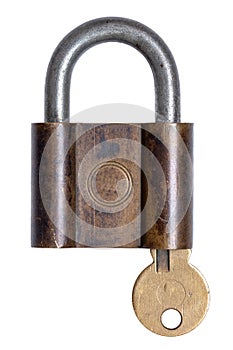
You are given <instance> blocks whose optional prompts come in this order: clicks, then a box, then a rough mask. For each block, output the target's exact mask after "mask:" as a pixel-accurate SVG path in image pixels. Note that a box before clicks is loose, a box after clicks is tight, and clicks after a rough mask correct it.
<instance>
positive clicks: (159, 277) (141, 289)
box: [133, 249, 209, 337]
mask: <svg viewBox="0 0 233 350" xmlns="http://www.w3.org/2000/svg"><path fill="white" fill-rule="evenodd" d="M151 255H152V257H153V263H152V264H151V265H149V266H148V267H147V268H146V269H145V270H144V271H142V273H141V274H140V275H139V277H138V278H137V280H136V282H135V285H134V289H133V307H134V311H135V313H136V315H137V317H138V319H139V321H140V322H141V323H142V324H143V325H144V326H145V327H146V328H148V329H149V330H150V331H152V332H154V333H157V334H160V335H164V336H171V337H172V336H178V335H182V334H185V333H187V332H189V331H191V330H192V329H194V328H195V327H196V326H198V325H199V324H200V322H201V321H202V320H203V318H204V317H205V314H206V312H207V310H208V305H209V288H208V285H207V283H206V281H205V279H204V278H203V276H202V275H201V273H200V272H199V271H198V270H197V269H196V268H195V267H194V266H192V265H191V264H189V257H190V255H191V250H190V249H183V250H154V249H153V250H151ZM167 310H175V311H176V312H177V315H178V318H179V322H178V324H176V325H174V326H168V325H166V324H165V323H164V316H165V314H166V312H167Z"/></svg>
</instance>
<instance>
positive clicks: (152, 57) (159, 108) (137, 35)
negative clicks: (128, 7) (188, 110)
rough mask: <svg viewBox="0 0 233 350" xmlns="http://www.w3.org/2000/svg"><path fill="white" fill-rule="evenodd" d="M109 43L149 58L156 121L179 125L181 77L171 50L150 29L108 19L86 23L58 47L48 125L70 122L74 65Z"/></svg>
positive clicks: (48, 94) (48, 89) (48, 87)
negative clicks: (119, 45) (82, 56)
mask: <svg viewBox="0 0 233 350" xmlns="http://www.w3.org/2000/svg"><path fill="white" fill-rule="evenodd" d="M105 42H121V43H124V44H128V45H130V46H132V47H134V48H135V49H137V50H138V51H139V52H141V53H142V54H143V55H144V56H145V58H146V59H147V61H148V62H149V64H150V67H151V70H152V73H153V77H154V86H155V119H156V121H160V122H179V121H180V87H179V76H178V72H177V68H176V64H175V61H174V58H173V56H172V54H171V52H170V50H169V48H168V47H167V45H166V44H165V43H164V41H163V40H162V39H161V38H160V37H159V36H158V34H156V33H155V32H154V31H153V30H151V29H150V28H148V27H146V26H145V25H143V24H141V23H139V22H136V21H133V20H131V19H127V18H120V17H104V18H99V19H95V20H92V21H89V22H86V23H84V24H82V25H80V26H79V27H77V28H75V29H74V30H73V31H71V32H70V33H69V34H68V35H66V36H65V38H64V39H63V40H62V41H61V42H60V43H59V44H58V46H57V48H56V49H55V51H54V53H53V55H52V58H51V60H50V63H49V66H48V71H47V76H46V84H45V121H46V122H67V121H69V117H70V81H71V74H72V71H73V68H74V65H75V63H76V62H77V60H78V59H79V57H80V56H81V55H82V54H83V53H84V52H85V51H86V50H88V49H89V48H91V47H93V46H95V45H97V44H100V43H105Z"/></svg>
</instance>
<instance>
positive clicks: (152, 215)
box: [32, 17, 209, 336]
mask: <svg viewBox="0 0 233 350" xmlns="http://www.w3.org/2000/svg"><path fill="white" fill-rule="evenodd" d="M109 41H117V42H122V43H125V44H128V45H130V46H132V47H134V48H135V49H137V50H138V51H139V52H141V53H142V54H143V55H144V56H145V58H146V59H147V61H148V62H149V64H150V67H151V69H152V73H153V77H154V85H155V118H156V122H155V123H141V124H120V123H113V124H87V123H69V94H70V80H71V74H72V70H73V67H74V65H75V63H76V61H77V60H78V59H79V57H80V56H81V55H82V54H83V53H84V52H85V51H86V50H87V49H89V48H91V47H92V46H94V45H97V44H100V43H104V42H109ZM192 137H193V125H192V124H190V123H181V122H180V90H179V77H178V72H177V68H176V64H175V61H174V59H173V56H172V54H171V52H170V50H169V49H168V47H167V46H166V44H165V43H164V42H163V40H162V39H161V38H160V37H159V36H158V35H157V34H156V33H155V32H154V31H152V30H151V29H149V28H148V27H146V26H144V25H142V24H141V23H138V22H135V21H133V20H129V19H124V18H117V17H116V18H115V17H113V18H112V17H110V18H100V19H96V20H93V21H90V22H87V23H84V24H83V25H81V26H79V27H77V28H76V29H74V30H73V31H72V32H71V33H69V34H68V35H67V36H66V37H65V38H64V39H63V40H62V41H61V43H60V44H59V45H58V47H57V48H56V50H55V52H54V54H53V56H52V58H51V61H50V64H49V67H48V71H47V78H46V87H45V122H44V123H37V124H33V125H32V246H33V247H42V248H43V247H51V248H56V247H57V248H63V247H66V248H68V247H111V248H114V247H125V248H150V249H151V253H152V257H153V263H152V264H151V265H150V266H149V267H148V268H146V269H145V270H144V271H143V272H142V274H141V275H140V276H139V278H138V280H137V281H136V284H135V287H134V291H133V305H134V309H135V312H136V314H137V317H138V318H139V320H140V321H141V322H142V323H143V324H144V325H145V326H146V327H147V328H148V329H150V330H151V331H153V332H155V333H158V334H162V335H167V336H176V335H180V334H183V333H186V332H188V331H190V330H192V329H193V328H194V327H196V326H197V325H198V324H199V323H200V322H201V320H202V319H203V317H204V315H205V313H206V310H207V307H208V302H209V294H208V286H207V284H206V282H205V280H204V279H203V277H202V276H201V275H200V273H199V272H198V271H197V270H196V269H195V268H194V267H193V266H191V265H190V264H189V263H188V257H189V254H190V249H191V248H192V193H193V186H192ZM169 309H172V310H176V311H177V312H178V313H179V315H180V321H179V324H177V325H176V326H174V327H169V326H166V325H165V324H164V323H163V315H164V313H165V312H166V311H167V310H169Z"/></svg>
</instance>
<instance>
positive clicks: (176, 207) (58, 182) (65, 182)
mask: <svg viewBox="0 0 233 350" xmlns="http://www.w3.org/2000/svg"><path fill="white" fill-rule="evenodd" d="M192 129H193V128H192V124H187V123H147V124H101V125H99V124H85V123H78V124H76V123H75V124H74V123H40V124H33V125H32V246H33V247H54V248H56V247H58V248H62V247H129V248H136V247H142V248H156V249H187V248H191V246H192Z"/></svg>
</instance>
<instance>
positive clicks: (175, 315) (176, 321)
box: [161, 309, 182, 330]
mask: <svg viewBox="0 0 233 350" xmlns="http://www.w3.org/2000/svg"><path fill="white" fill-rule="evenodd" d="M161 323H162V325H163V326H164V327H165V328H167V329H171V330H174V329H177V328H179V327H180V325H181V323H182V316H181V314H180V312H179V311H178V310H176V309H167V310H165V311H164V312H163V313H162V315H161Z"/></svg>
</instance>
